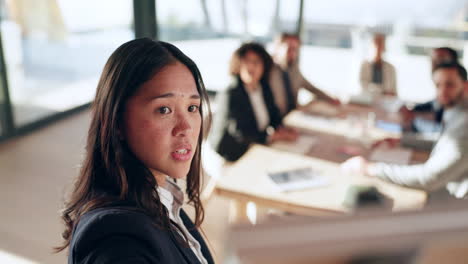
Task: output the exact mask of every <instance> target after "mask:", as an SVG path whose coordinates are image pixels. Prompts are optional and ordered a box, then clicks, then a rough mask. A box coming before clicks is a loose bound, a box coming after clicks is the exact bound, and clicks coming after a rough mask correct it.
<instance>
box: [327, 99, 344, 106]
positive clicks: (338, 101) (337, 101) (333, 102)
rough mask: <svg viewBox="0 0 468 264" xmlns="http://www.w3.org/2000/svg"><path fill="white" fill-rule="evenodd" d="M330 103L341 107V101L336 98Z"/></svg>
mask: <svg viewBox="0 0 468 264" xmlns="http://www.w3.org/2000/svg"><path fill="white" fill-rule="evenodd" d="M328 103H330V104H331V105H335V106H338V105H341V101H340V100H338V99H336V98H330V100H328Z"/></svg>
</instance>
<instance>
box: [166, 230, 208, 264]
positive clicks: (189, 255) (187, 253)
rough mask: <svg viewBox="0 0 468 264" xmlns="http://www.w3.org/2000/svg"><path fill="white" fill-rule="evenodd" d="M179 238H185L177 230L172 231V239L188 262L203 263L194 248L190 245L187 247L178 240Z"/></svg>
mask: <svg viewBox="0 0 468 264" xmlns="http://www.w3.org/2000/svg"><path fill="white" fill-rule="evenodd" d="M177 238H179V239H180V240H183V239H184V238H183V237H182V236H181V235H180V234H179V233H178V232H177V231H172V236H171V239H172V241H173V242H174V244H175V245H176V246H177V248H178V249H179V251H180V253H182V255H183V256H184V258H185V260H186V261H187V263H190V264H201V263H200V261H199V260H198V258H197V256H195V254H194V253H193V251H192V249H191V248H190V247H185V246H184V245H182V244H181V242H180V241H177V240H178V239H177Z"/></svg>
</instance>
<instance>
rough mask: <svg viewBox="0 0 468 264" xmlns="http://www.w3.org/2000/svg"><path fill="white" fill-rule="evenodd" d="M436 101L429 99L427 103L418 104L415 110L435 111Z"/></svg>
mask: <svg viewBox="0 0 468 264" xmlns="http://www.w3.org/2000/svg"><path fill="white" fill-rule="evenodd" d="M434 110H435V109H434V101H429V102H426V103H421V104H416V105H415V106H414V108H413V111H415V112H432V111H434Z"/></svg>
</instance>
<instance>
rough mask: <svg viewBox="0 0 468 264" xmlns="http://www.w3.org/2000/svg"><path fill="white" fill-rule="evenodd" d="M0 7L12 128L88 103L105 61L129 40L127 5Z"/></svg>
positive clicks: (84, 0)
mask: <svg viewBox="0 0 468 264" xmlns="http://www.w3.org/2000/svg"><path fill="white" fill-rule="evenodd" d="M1 2H2V5H3V6H5V8H4V12H3V13H2V20H1V31H2V37H3V49H4V54H5V61H6V68H7V74H8V75H7V76H8V84H9V93H10V98H11V102H12V107H13V114H14V121H15V126H16V127H18V126H23V125H25V124H28V123H31V122H34V121H37V120H39V119H42V118H44V117H47V116H51V115H54V114H56V113H59V112H63V111H66V110H69V109H72V108H74V107H77V106H80V105H83V104H86V103H89V102H90V101H92V99H93V97H94V94H95V89H96V86H97V81H98V78H99V75H100V73H101V71H102V68H103V65H104V63H105V61H106V59H107V58H108V57H109V56H110V54H111V52H112V51H113V50H115V49H116V48H117V47H118V46H119V45H121V44H122V43H123V42H125V41H128V40H130V39H133V37H134V34H133V28H132V19H133V5H132V4H133V1H131V0H100V1H93V0H81V1H69V0H37V1H29V0H14V1H13V0H1ZM110 9H111V11H110Z"/></svg>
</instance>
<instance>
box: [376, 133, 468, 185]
mask: <svg viewBox="0 0 468 264" xmlns="http://www.w3.org/2000/svg"><path fill="white" fill-rule="evenodd" d="M462 144H463V143H462V142H459V141H458V140H457V139H456V138H453V137H447V136H443V137H441V138H440V139H439V141H438V142H437V144H436V146H435V147H434V150H433V152H432V153H431V156H430V158H429V159H428V160H427V161H426V162H425V163H423V164H419V165H406V166H405V165H390V164H386V163H377V164H374V165H370V166H369V168H368V172H369V174H370V175H373V176H376V177H379V178H381V179H383V180H386V181H389V182H393V183H396V184H399V185H403V186H407V187H411V188H416V189H422V190H426V191H434V190H437V189H439V188H441V187H443V186H444V185H446V184H447V183H448V182H449V181H451V180H455V179H457V178H459V177H461V176H463V174H464V173H465V172H466V171H467V170H468V155H467V153H466V151H465V150H464V148H463V146H462Z"/></svg>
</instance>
